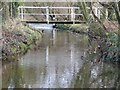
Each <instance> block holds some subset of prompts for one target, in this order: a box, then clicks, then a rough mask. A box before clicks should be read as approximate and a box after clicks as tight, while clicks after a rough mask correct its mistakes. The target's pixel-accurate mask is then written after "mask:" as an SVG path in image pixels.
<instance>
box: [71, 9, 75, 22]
mask: <svg viewBox="0 0 120 90" xmlns="http://www.w3.org/2000/svg"><path fill="white" fill-rule="evenodd" d="M71 21H73V24H74V23H75V12H74V8H73V7H72V8H71Z"/></svg>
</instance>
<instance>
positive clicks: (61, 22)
mask: <svg viewBox="0 0 120 90" xmlns="http://www.w3.org/2000/svg"><path fill="white" fill-rule="evenodd" d="M22 22H26V23H44V24H47V23H48V22H47V21H22ZM54 23H56V24H73V23H74V24H82V23H86V22H85V21H75V22H72V21H50V22H49V24H54Z"/></svg>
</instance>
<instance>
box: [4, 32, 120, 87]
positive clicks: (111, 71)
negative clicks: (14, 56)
mask: <svg viewBox="0 0 120 90" xmlns="http://www.w3.org/2000/svg"><path fill="white" fill-rule="evenodd" d="M86 41H87V38H86V36H84V35H80V36H78V37H76V36H74V35H73V34H72V33H68V32H66V31H45V32H44V36H43V38H42V40H41V41H40V44H39V45H38V49H37V50H31V51H30V52H28V53H27V54H26V55H25V56H23V57H21V58H20V60H19V61H15V62H14V63H13V62H12V63H10V64H8V65H7V64H6V65H3V69H2V71H3V72H2V73H3V74H2V75H3V80H2V81H3V85H2V86H3V88H4V87H16V88H17V87H23V88H42V87H43V88H60V87H61V88H67V87H69V88H70V87H72V88H74V87H75V88H77V87H81V88H84V87H85V88H86V87H109V86H110V87H115V86H119V85H118V84H120V82H119V81H117V80H118V79H119V75H118V71H116V70H118V69H117V68H113V67H111V66H109V65H108V64H103V63H99V64H96V65H93V63H92V62H90V61H89V62H85V61H84V60H83V59H81V57H83V56H86V53H85V51H86V49H87V43H86ZM115 81H117V82H116V83H115ZM118 82H119V83H118Z"/></svg>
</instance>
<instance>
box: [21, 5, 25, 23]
mask: <svg viewBox="0 0 120 90" xmlns="http://www.w3.org/2000/svg"><path fill="white" fill-rule="evenodd" d="M21 19H22V21H23V20H24V10H23V7H22V8H21Z"/></svg>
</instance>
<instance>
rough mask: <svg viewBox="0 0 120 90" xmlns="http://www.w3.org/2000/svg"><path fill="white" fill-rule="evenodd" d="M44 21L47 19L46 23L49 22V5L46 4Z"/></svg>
mask: <svg viewBox="0 0 120 90" xmlns="http://www.w3.org/2000/svg"><path fill="white" fill-rule="evenodd" d="M46 21H47V24H49V7H48V6H47V7H46Z"/></svg>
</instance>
